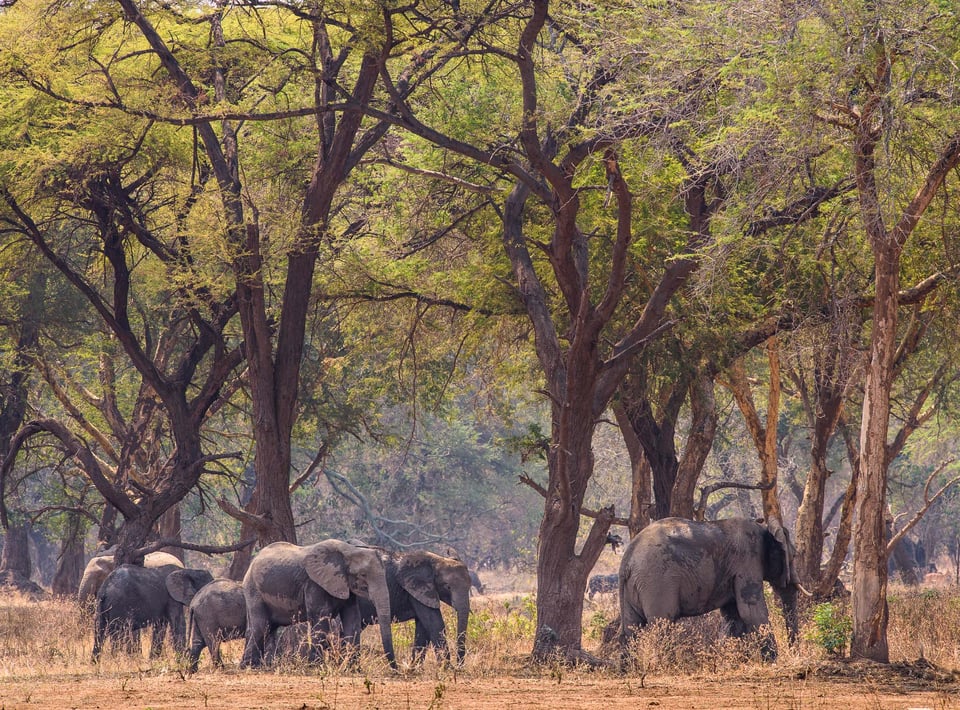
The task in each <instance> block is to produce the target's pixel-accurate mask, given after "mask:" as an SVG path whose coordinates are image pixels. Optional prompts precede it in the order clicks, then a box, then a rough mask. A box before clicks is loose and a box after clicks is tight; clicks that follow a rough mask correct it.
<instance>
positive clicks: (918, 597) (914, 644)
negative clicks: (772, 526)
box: [0, 587, 960, 682]
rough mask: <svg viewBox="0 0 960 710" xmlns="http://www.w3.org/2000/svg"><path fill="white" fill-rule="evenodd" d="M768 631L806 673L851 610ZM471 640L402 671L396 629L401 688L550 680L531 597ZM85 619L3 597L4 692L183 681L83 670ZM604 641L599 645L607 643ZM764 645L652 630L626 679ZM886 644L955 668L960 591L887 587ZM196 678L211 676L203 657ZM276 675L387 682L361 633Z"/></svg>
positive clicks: (0, 655) (744, 657)
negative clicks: (72, 677)
mask: <svg viewBox="0 0 960 710" xmlns="http://www.w3.org/2000/svg"><path fill="white" fill-rule="evenodd" d="M770 608H771V625H770V629H771V630H772V632H773V634H774V636H775V638H776V641H777V646H778V648H779V651H780V655H779V660H778V661H777V663H788V664H790V663H793V664H802V663H807V662H815V661H820V660H825V659H829V658H830V657H831V655H837V654H839V652H840V651H841V650H842V648H843V647H844V646H845V644H847V643H848V638H849V614H850V610H849V607H848V606H845V605H839V604H836V605H834V604H831V605H821V606H820V607H811V608H809V609H806V610H805V611H804V613H803V617H802V624H803V626H802V630H801V641H800V643H799V644H798V646H796V647H790V645H789V644H788V643H787V639H786V632H785V630H784V628H783V623H782V619H781V617H780V614H779V610H778V609H777V608H776V605H775V604H772V603H771V604H770ZM472 609H473V613H472V614H471V617H470V623H469V626H468V629H467V658H466V660H465V663H464V666H463V667H462V668H459V669H453V668H450V667H449V666H447V665H445V664H444V663H443V662H442V659H440V658H438V657H437V655H436V654H434V653H432V652H428V653H427V656H426V659H425V661H424V663H423V664H422V665H420V666H413V665H412V664H411V662H410V655H411V645H412V642H413V626H414V625H413V623H412V622H408V623H405V624H394V627H393V631H394V644H395V647H396V651H397V656H398V659H399V662H400V665H401V670H400V673H401V675H403V676H407V675H411V674H413V675H418V676H423V675H426V676H427V677H436V678H437V679H438V682H442V681H444V679H445V678H449V677H450V675H451V674H456V675H458V676H461V677H477V678H480V677H485V676H491V675H510V674H520V675H523V674H531V673H532V674H542V673H548V672H549V669H546V670H545V669H542V668H537V667H534V666H532V665H531V664H530V662H529V654H530V650H531V648H532V646H533V637H534V633H535V630H536V604H535V598H534V596H533V595H531V594H511V595H503V596H502V597H500V598H497V597H480V598H476V599H474V600H473V603H472ZM444 613H445V614H446V616H447V622H448V623H447V629H448V638H449V639H451V640H452V639H453V634H454V628H455V624H454V615H453V613H452V611H451V610H449V609H445V611H444ZM617 615H618V610H617V604H616V599H615V595H608V596H607V597H603V598H598V599H597V600H595V601H586V600H585V602H584V616H583V646H584V649H585V650H587V651H588V652H590V653H592V654H594V655H596V656H597V657H599V658H601V659H605V660H606V661H609V662H610V664H611V668H610V669H608V670H606V671H601V672H609V673H617V672H619V671H617V670H614V668H613V666H614V665H617V666H619V663H620V661H621V654H620V652H619V648H618V646H617V645H616V642H615V641H613V642H611V641H610V640H609V639H610V635H611V630H617V629H616V626H615V624H614V623H611V622H614V620H615V619H616V618H617ZM92 628H93V623H92V619H91V618H90V617H89V616H88V615H85V614H83V613H81V610H80V609H79V607H78V606H77V605H76V604H75V603H74V602H71V601H41V602H35V601H31V600H29V599H27V598H26V597H20V596H17V595H11V594H4V595H2V596H0V680H2V679H3V678H4V677H7V678H10V677H24V676H35V675H56V674H63V673H74V674H99V675H103V674H124V673H131V672H132V673H141V674H142V673H183V672H184V669H185V664H184V663H183V660H182V659H180V658H177V657H176V656H175V655H174V654H173V653H172V652H171V651H170V650H169V649H167V650H166V651H165V652H164V654H162V655H161V657H160V658H159V659H156V660H150V659H149V658H148V651H149V645H150V644H149V634H144V642H143V649H142V653H141V655H140V656H133V657H131V656H127V655H125V654H123V653H119V652H117V653H115V652H113V651H112V650H110V651H108V652H107V653H106V654H105V655H104V657H103V659H102V660H101V662H100V663H99V664H98V665H93V664H91V663H90V651H91V648H92V644H93V638H92V637H93V633H92ZM605 637H606V639H607V641H606V642H605V641H604V638H605ZM760 641H761V634H755V635H752V636H748V637H745V638H742V639H733V638H730V637H728V636H727V635H726V633H725V629H724V625H723V622H722V620H721V618H720V617H719V614H717V613H713V614H709V615H706V616H703V617H697V618H694V619H686V620H682V621H680V622H674V623H669V622H664V621H659V622H656V623H653V624H651V625H649V626H648V627H647V628H646V629H645V630H644V631H643V632H642V633H640V634H638V636H637V638H635V639H634V640H633V642H632V643H631V645H630V649H629V651H630V653H629V655H628V657H627V660H626V669H625V670H626V674H627V676H628V677H630V676H634V675H637V676H648V675H650V674H697V673H701V674H714V673H717V672H721V671H723V672H726V671H730V670H734V669H738V668H743V667H745V666H751V665H754V664H756V666H757V667H761V666H766V664H764V662H763V661H762V659H761V657H760ZM888 642H889V648H890V655H891V660H893V661H897V660H907V661H909V660H916V659H918V658H925V659H926V660H928V661H931V662H933V663H935V664H937V665H939V666H942V667H944V668H951V669H952V668H958V667H960V658H958V655H960V590H939V591H936V592H930V591H915V590H910V589H907V588H897V587H893V588H892V592H891V596H890V624H889V628H888ZM222 648H223V654H224V661H225V663H226V664H227V670H226V671H225V672H237V671H236V667H237V664H238V662H239V659H240V655H241V653H242V649H243V642H242V641H231V642H227V643H224V644H223V647H222ZM201 671H202V672H212V671H210V665H209V658H208V656H207V654H206V652H204V655H203V656H202V658H201ZM269 672H274V673H299V674H311V675H319V676H321V677H329V678H331V679H332V678H335V677H338V676H343V675H356V674H361V675H362V676H363V677H370V678H382V677H388V676H389V675H390V674H391V671H390V670H389V667H388V666H387V664H386V661H385V660H384V658H383V655H382V652H381V647H380V638H379V630H378V628H377V627H376V626H374V627H371V628H368V629H366V630H365V631H364V634H363V640H362V652H361V656H360V660H359V663H355V662H354V659H353V657H352V655H350V654H338V653H336V652H334V653H332V654H330V655H329V656H328V658H327V662H326V663H325V664H322V665H319V666H318V665H313V666H310V665H308V664H305V663H303V662H302V661H296V660H291V659H286V660H284V661H283V662H282V663H280V664H278V666H277V667H276V668H275V669H273V670H272V671H269Z"/></svg>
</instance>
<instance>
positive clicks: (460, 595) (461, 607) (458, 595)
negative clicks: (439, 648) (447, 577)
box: [450, 587, 470, 665]
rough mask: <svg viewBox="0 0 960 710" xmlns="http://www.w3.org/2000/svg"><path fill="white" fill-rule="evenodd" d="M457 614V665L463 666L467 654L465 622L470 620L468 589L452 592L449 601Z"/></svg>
mask: <svg viewBox="0 0 960 710" xmlns="http://www.w3.org/2000/svg"><path fill="white" fill-rule="evenodd" d="M450 604H451V606H452V607H453V608H454V609H455V610H456V612H457V665H463V657H464V655H465V654H466V652H467V622H468V621H469V619H470V587H467V588H466V589H463V590H459V589H457V590H454V592H453V594H452V595H451V599H450Z"/></svg>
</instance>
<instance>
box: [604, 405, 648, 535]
mask: <svg viewBox="0 0 960 710" xmlns="http://www.w3.org/2000/svg"><path fill="white" fill-rule="evenodd" d="M613 413H614V416H615V417H616V419H617V426H618V427H619V428H620V433H621V434H622V435H623V442H624V444H625V445H626V447H627V453H628V455H629V456H630V471H631V477H630V481H631V483H630V515H629V517H628V518H627V530H628V532H629V534H630V537H631V538H633V537H634V536H635V535H636V534H637V533H638V532H640V531H641V530H643V529H644V528H645V527H647V525H649V524H650V511H651V509H652V507H653V505H652V503H651V497H652V495H653V489H652V487H651V477H650V476H651V470H650V463H649V462H648V461H647V457H646V455H645V454H644V453H643V444H641V443H640V438H639V437H638V436H637V434H636V432H635V431H634V430H633V425H632V424H631V423H630V417H629V415H628V414H627V410H626V408H625V407H624V406H623V403H622V402H616V403H614V405H613Z"/></svg>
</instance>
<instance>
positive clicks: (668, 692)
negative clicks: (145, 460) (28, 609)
mask: <svg viewBox="0 0 960 710" xmlns="http://www.w3.org/2000/svg"><path fill="white" fill-rule="evenodd" d="M958 681H960V679H958V677H957V676H956V675H955V674H953V673H950V672H947V671H943V670H940V669H937V668H936V667H934V666H932V665H930V664H928V663H927V662H925V661H923V660H920V661H917V662H913V663H908V664H894V665H892V666H885V667H880V666H876V665H872V664H864V663H844V662H832V663H821V664H818V665H817V666H816V667H813V666H798V667H796V668H771V669H770V670H769V672H766V671H761V672H760V673H759V674H757V673H754V674H752V675H751V674H743V675H734V676H730V675H729V674H728V675H727V677H724V678H720V677H716V676H714V677H708V676H704V675H698V676H653V677H649V676H648V677H645V678H642V679H641V678H640V677H637V676H632V677H631V676H610V675H605V674H602V673H591V672H588V671H583V672H581V671H577V670H570V671H568V672H560V671H553V672H551V673H547V672H543V673H539V674H533V673H531V674H530V675H528V676H523V675H500V676H494V675H490V676H483V677H481V678H464V677H456V676H454V675H453V674H450V675H449V676H448V677H439V676H435V677H432V678H429V679H428V678H426V677H410V678H404V677H389V676H383V677H378V678H375V679H370V678H367V677H364V676H362V675H338V676H334V677H331V676H328V677H324V676H321V675H311V674H306V675H304V674H279V673H273V672H249V671H237V670H227V671H222V672H213V671H202V672H200V673H198V674H196V675H193V676H182V675H181V674H180V673H179V672H177V671H170V672H156V671H146V672H133V673H131V672H121V673H107V674H95V673H87V674H76V675H60V676H55V675H54V676H50V675H38V676H33V677H31V676H29V675H25V676H22V677H8V678H5V679H3V680H0V706H2V707H3V708H31V709H32V708H235V709H237V710H240V709H241V708H285V709H286V708H292V709H301V710H307V709H312V708H318V709H319V708H323V709H330V710H333V709H344V710H347V709H350V710H352V709H354V708H357V709H361V708H363V709H367V708H370V709H373V708H384V709H385V708H423V709H426V708H430V709H437V710H439V709H441V708H464V709H471V710H472V709H479V710H492V709H494V708H518V709H519V708H551V709H553V710H572V709H577V710H581V709H582V710H593V709H597V708H604V709H606V708H613V707H616V708H620V707H624V708H626V707H629V708H697V709H703V710H707V709H713V710H720V709H726V708H758V709H760V708H762V709H767V708H791V709H796V710H800V709H814V708H844V709H845V710H846V709H850V710H858V709H860V708H869V709H871V710H880V709H883V710H886V709H890V710H893V709H898V710H899V709H907V708H914V709H919V708H931V710H932V709H935V708H936V709H940V708H960V682H958Z"/></svg>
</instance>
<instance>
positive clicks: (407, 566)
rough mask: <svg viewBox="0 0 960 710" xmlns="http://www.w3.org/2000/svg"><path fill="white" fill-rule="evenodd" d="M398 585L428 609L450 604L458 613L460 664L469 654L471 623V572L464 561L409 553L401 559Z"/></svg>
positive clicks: (426, 553) (397, 561)
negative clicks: (465, 655)
mask: <svg viewBox="0 0 960 710" xmlns="http://www.w3.org/2000/svg"><path fill="white" fill-rule="evenodd" d="M395 564H396V575H397V581H398V582H399V583H400V586H402V587H403V588H404V589H405V590H406V591H407V592H408V593H409V594H410V596H412V597H413V598H414V599H416V600H417V601H418V602H420V603H421V604H423V605H425V606H429V607H431V608H434V609H439V608H440V602H441V601H442V602H444V603H446V604H449V605H450V606H452V607H453V608H454V610H455V611H456V612H457V662H458V663H463V657H464V654H465V652H466V639H467V622H468V620H469V617H470V584H471V581H470V572H469V570H468V569H467V566H466V565H465V564H464V563H463V562H461V561H460V560H455V559H452V558H449V557H441V556H440V555H435V554H433V553H432V552H425V551H418V552H408V553H406V554H403V555H399V556H397V559H396V562H395Z"/></svg>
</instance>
